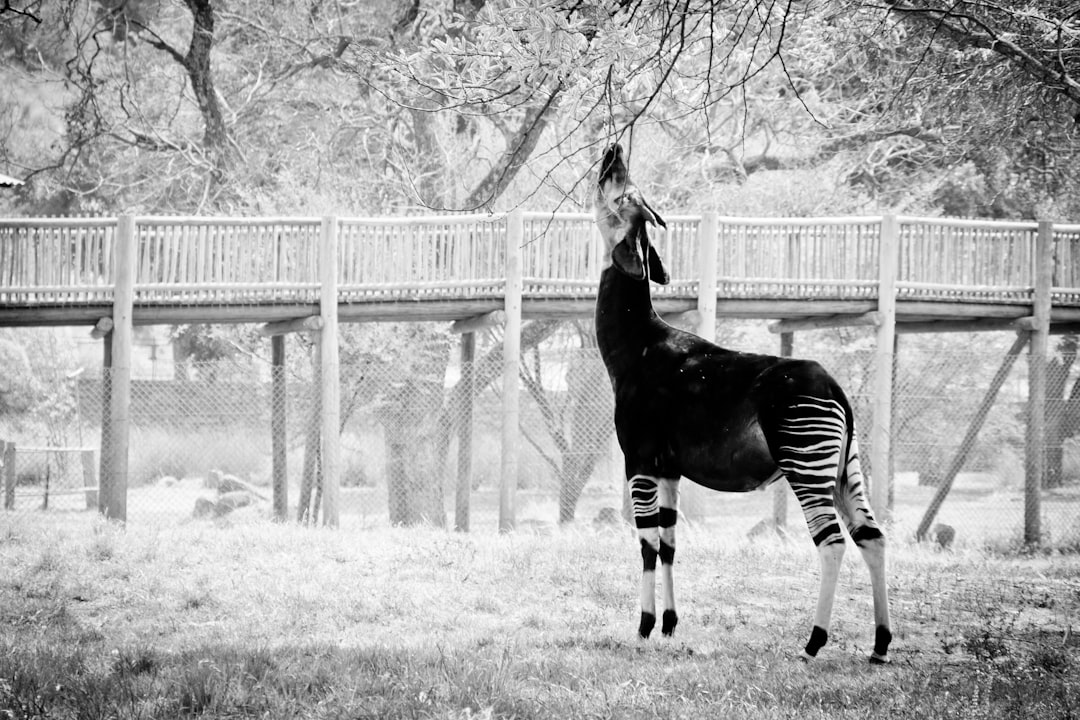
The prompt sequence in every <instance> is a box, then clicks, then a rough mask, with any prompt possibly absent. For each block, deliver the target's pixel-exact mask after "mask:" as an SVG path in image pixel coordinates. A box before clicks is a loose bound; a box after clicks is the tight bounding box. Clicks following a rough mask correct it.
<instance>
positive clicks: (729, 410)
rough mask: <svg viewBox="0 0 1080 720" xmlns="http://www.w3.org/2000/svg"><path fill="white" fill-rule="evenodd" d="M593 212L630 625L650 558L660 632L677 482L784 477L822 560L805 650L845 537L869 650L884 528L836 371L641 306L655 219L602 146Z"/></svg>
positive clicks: (725, 486)
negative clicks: (860, 583)
mask: <svg viewBox="0 0 1080 720" xmlns="http://www.w3.org/2000/svg"><path fill="white" fill-rule="evenodd" d="M596 216H597V225H598V227H599V228H600V232H601V236H602V237H603V238H604V240H605V242H606V243H607V246H608V248H607V249H608V252H609V257H610V263H609V264H608V266H607V267H605V269H604V270H603V272H602V274H601V279H600V290H599V294H598V298H597V307H596V333H597V342H598V345H599V349H600V353H601V356H602V357H603V359H604V363H605V365H606V366H607V369H608V374H609V376H610V378H611V382H612V387H613V389H614V392H615V426H616V432H617V434H618V439H619V444H620V446H621V447H622V450H623V455H624V457H625V461H626V477H627V481H628V482H629V483H630V492H631V499H632V504H633V509H634V516H635V523H636V525H637V527H638V533H639V536H640V541H641V547H642V559H643V573H642V588H641V589H642V616H641V623H640V625H639V632H640V633H641V635H642V636H648V634H649V633H650V632H651V630H652V627H653V625H654V623H655V617H656V614H655V599H654V597H653V594H654V585H655V572H656V560H657V559H659V560H660V564H661V573H662V581H663V582H662V585H663V589H664V596H665V598H664V599H665V602H664V606H665V609H664V614H663V626H662V629H663V632H664V633H665V634H671V633H673V632H674V629H675V625H676V623H677V622H678V617H677V614H676V612H675V608H674V591H673V587H672V585H673V574H672V568H671V566H672V564H673V562H674V553H675V544H674V543H675V535H674V529H675V522H676V519H677V509H676V508H677V499H678V482H679V479H680V478H681V477H686V478H688V479H690V480H692V481H694V482H696V483H699V484H700V485H703V486H705V487H707V488H711V489H713V490H719V491H725V492H745V491H749V490H755V489H758V488H761V487H763V486H765V485H767V484H769V483H772V482H776V481H779V480H785V479H786V481H787V482H788V483H789V484H790V485H791V487H792V489H793V490H794V492H795V495H796V497H797V498H798V500H799V503H800V505H801V506H802V508H803V512H804V514H805V516H806V521H807V526H808V528H809V530H810V534H811V537H812V538H813V540H814V542H815V544H816V545H817V547H818V548H819V554H820V556H821V561H822V577H821V588H820V592H819V597H818V606H817V612H816V615H815V622H814V627H813V630H812V632H811V638H810V641H809V642H808V644H807V645H806V647H805V649H804V650H803V656H804V657H805V658H811V657H814V656H815V655H816V654H817V651H818V650H819V649H820V647H821V646H822V645H824V643H825V642H826V640H827V638H828V632H827V631H828V626H829V621H830V617H831V612H832V603H833V598H834V596H835V589H836V581H837V576H838V574H839V566H840V561H841V559H842V557H843V552H844V545H845V542H846V541H845V537H844V533H843V531H842V530H841V522H843V524H844V525H845V526H846V528H847V531H848V534H849V535H850V536H851V538H852V539H853V540H854V542H855V544H856V545H858V546H859V548H860V550H862V554H863V557H864V559H865V560H866V563H867V565H868V567H869V569H870V575H871V581H872V585H873V594H874V609H875V610H874V614H875V621H876V624H877V631H876V637H875V647H874V653H873V655H872V656H871V661H873V662H886V661H887V653H888V646H889V642H890V640H891V633H890V631H889V614H888V600H887V590H886V586H885V539H884V535H883V534H882V532H881V530H880V528H879V527H878V524H877V522H876V521H875V519H874V515H873V512H872V511H871V509H870V505H869V503H868V502H867V499H866V494H865V492H864V487H863V482H862V471H861V468H860V463H859V458H858V443H857V440H856V437H855V430H854V418H853V415H852V411H851V405H850V403H849V402H848V399H847V397H846V396H845V394H844V392H843V390H842V389H841V387H840V385H839V384H838V383H837V382H836V380H835V379H833V378H832V376H830V375H829V374H828V372H826V371H825V370H824V368H822V367H821V366H820V365H819V364H818V363H816V362H813V361H809V360H798V359H791V358H780V357H774V356H769V355H757V354H749V353H741V352H736V351H733V350H728V349H725V348H722V347H720V346H718V345H716V344H714V343H711V342H708V341H707V340H704V339H702V338H700V337H698V336H696V335H693V334H691V333H687V332H683V331H681V330H678V329H675V328H672V327H671V326H669V325H668V324H666V323H665V322H664V321H663V320H661V319H660V317H659V316H658V315H657V314H656V312H655V310H654V309H653V306H652V299H651V294H650V289H649V281H650V280H653V281H656V282H659V283H662V284H663V283H666V282H667V281H668V276H667V272H666V270H665V269H664V267H663V262H662V260H661V259H660V257H659V255H657V253H656V251H655V249H654V248H653V247H652V245H651V243H650V242H649V238H648V230H647V225H648V224H650V223H655V224H660V225H663V220H662V219H661V218H660V216H659V215H658V214H657V213H656V212H655V211H654V210H653V209H652V208H650V207H649V206H648V204H647V203H646V202H645V200H644V198H642V197H641V193H640V192H639V191H638V189H637V188H636V187H635V186H634V185H633V183H631V182H630V180H629V176H628V172H627V168H626V166H625V163H624V161H623V158H622V148H621V147H620V146H618V145H615V146H612V147H611V148H610V149H609V150H608V151H607V153H606V154H605V156H604V159H603V161H602V163H601V171H600V177H599V181H598V184H597V210H596Z"/></svg>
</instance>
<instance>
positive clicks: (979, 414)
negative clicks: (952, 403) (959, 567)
mask: <svg viewBox="0 0 1080 720" xmlns="http://www.w3.org/2000/svg"><path fill="white" fill-rule="evenodd" d="M1029 337H1030V333H1027V332H1018V333H1017V334H1016V340H1014V341H1013V344H1012V347H1010V348H1009V352H1008V353H1006V354H1005V359H1004V360H1003V361H1002V362H1001V366H1000V367H999V368H998V369H997V372H996V373H995V374H994V377H993V379H992V380H991V381H990V387H989V389H987V391H986V395H985V396H983V399H982V403H981V404H980V405H979V408H978V409H977V410H976V411H975V416H974V417H973V418H972V419H971V424H970V425H969V426H968V429H967V433H965V434H964V439H963V440H961V441H960V447H959V448H958V449H957V451H956V455H955V456H954V457H953V459H952V462H951V463H949V467H948V469H946V471H945V475H944V477H942V478H941V483H940V484H939V485H938V487H937V492H935V493H934V497H933V499H931V500H930V504H929V505H928V506H927V507H926V512H925V513H923V518H922V521H921V522H920V523H919V527H918V529H917V530H916V531H915V539H916V540H924V539H926V533H928V532H929V531H930V525H931V523H933V522H934V518H935V517H936V516H937V513H938V510H940V509H941V504H942V503H943V502H945V497H946V496H947V495H948V494H949V490H951V489H952V486H953V482H954V481H955V480H956V476H957V475H958V474H959V473H960V470H961V468H963V467H964V463H965V462H966V461H967V458H968V455H969V454H970V453H971V449H972V448H974V447H975V440H976V439H978V437H979V431H980V430H981V429H982V426H983V423H984V422H986V416H987V415H988V414H989V413H990V408H991V407H993V406H994V400H995V399H996V398H997V394H998V391H999V390H1001V386H1002V385H1003V384H1004V383H1005V378H1007V377H1008V376H1009V370H1011V369H1012V366H1013V364H1014V363H1015V362H1016V358H1018V357H1019V356H1020V353H1021V351H1023V349H1024V346H1025V345H1027V342H1028V338H1029Z"/></svg>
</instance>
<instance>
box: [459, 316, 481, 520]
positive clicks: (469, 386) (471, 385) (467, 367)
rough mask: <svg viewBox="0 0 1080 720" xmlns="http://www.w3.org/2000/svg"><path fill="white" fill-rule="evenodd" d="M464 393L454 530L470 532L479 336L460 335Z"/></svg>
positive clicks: (473, 333) (470, 334)
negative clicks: (477, 340) (474, 408)
mask: <svg viewBox="0 0 1080 720" xmlns="http://www.w3.org/2000/svg"><path fill="white" fill-rule="evenodd" d="M458 382H461V383H463V385H462V387H463V388H464V390H465V396H466V399H465V402H464V403H463V404H462V408H461V410H462V417H461V420H460V423H461V424H460V425H459V426H458V450H457V490H456V492H455V494H454V529H455V530H459V531H461V532H468V531H469V496H470V494H471V492H472V436H473V392H474V390H475V385H476V333H475V332H465V333H462V334H461V380H459V381H458Z"/></svg>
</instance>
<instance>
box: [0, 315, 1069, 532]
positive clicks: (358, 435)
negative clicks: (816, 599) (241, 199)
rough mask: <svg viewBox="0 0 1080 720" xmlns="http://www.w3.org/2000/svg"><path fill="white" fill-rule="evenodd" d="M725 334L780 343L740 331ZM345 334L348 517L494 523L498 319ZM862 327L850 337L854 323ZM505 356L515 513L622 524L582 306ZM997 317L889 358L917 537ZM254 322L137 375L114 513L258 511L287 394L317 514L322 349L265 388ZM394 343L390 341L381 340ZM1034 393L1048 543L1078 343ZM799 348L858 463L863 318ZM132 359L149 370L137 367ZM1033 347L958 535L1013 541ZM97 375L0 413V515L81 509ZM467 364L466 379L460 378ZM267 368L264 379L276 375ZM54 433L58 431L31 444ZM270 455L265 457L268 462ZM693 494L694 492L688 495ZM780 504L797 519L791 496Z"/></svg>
mask: <svg viewBox="0 0 1080 720" xmlns="http://www.w3.org/2000/svg"><path fill="white" fill-rule="evenodd" d="M729 329H730V328H728V327H727V326H726V325H725V326H724V327H722V328H721V333H720V334H721V341H722V342H726V343H728V344H730V345H737V346H739V347H740V348H745V349H747V350H752V351H762V352H773V353H775V352H776V351H777V349H778V343H777V340H776V336H774V335H770V334H769V333H767V332H764V331H763V329H762V328H761V327H760V323H759V324H757V325H756V330H755V329H753V328H751V330H746V331H745V332H744V334H741V335H739V334H736V335H735V336H731V335H725V332H727V331H728V330H729ZM348 333H352V334H351V335H347V336H346V337H345V338H344V339H343V342H342V357H341V375H340V378H341V397H342V409H341V447H342V455H341V463H342V464H341V501H340V513H341V515H340V519H341V524H342V525H344V526H354V527H356V526H361V527H367V526H380V525H385V524H388V523H393V524H403V525H409V524H417V523H432V524H436V525H444V526H447V527H452V526H454V525H459V526H462V527H468V528H470V529H473V530H481V531H482V530H494V529H495V528H496V527H497V526H498V516H499V493H500V482H501V473H502V466H501V447H502V434H503V419H502V397H501V387H502V374H501V371H502V359H501V337H500V335H499V331H498V330H495V331H489V332H487V333H486V334H483V335H482V336H480V335H478V336H477V343H476V350H475V356H474V357H473V359H472V360H465V359H462V355H461V351H460V345H459V338H460V336H456V335H451V334H450V333H447V332H445V331H444V330H443V329H441V328H439V327H435V326H433V325H432V324H426V325H424V324H412V325H380V326H378V328H370V327H367V326H365V327H364V328H353V329H350V330H348ZM860 333H861V334H860ZM523 337H524V338H525V339H524V341H523V355H522V361H521V366H520V386H519V393H520V423H519V432H520V438H521V443H520V461H519V471H518V477H517V484H516V489H517V491H516V497H515V516H516V520H517V524H518V526H519V527H536V526H549V525H550V526H554V525H555V524H557V523H559V522H568V521H574V522H577V523H609V522H618V518H619V515H620V514H621V513H622V508H623V484H624V482H623V478H622V458H621V454H620V453H619V450H618V447H617V445H616V443H615V440H614V427H613V422H612V417H613V398H612V391H611V386H610V383H609V381H608V379H607V375H606V371H605V369H604V366H603V363H602V362H601V360H600V357H599V354H598V352H597V350H596V349H595V347H594V346H593V341H592V331H591V328H590V327H589V325H588V324H587V323H581V324H577V323H569V322H562V323H560V322H556V321H534V323H533V324H531V325H530V324H528V323H527V324H526V327H525V329H524V331H523ZM1012 339H1013V336H1012V335H1011V334H1009V333H983V334H979V335H970V334H965V335H934V336H918V337H915V336H902V337H901V338H900V342H899V343H898V346H897V354H896V357H895V371H894V372H895V392H894V402H893V419H892V459H891V465H892V467H891V468H889V469H885V470H884V471H883V470H882V469H879V468H868V470H869V474H870V475H871V477H872V478H873V479H872V482H890V483H891V484H890V493H889V496H890V506H891V507H890V513H889V515H890V520H891V522H892V526H893V531H892V532H893V533H894V534H897V535H899V536H906V537H910V536H912V535H914V532H915V529H916V527H917V526H918V525H919V523H920V521H921V520H922V519H923V517H924V515H925V513H926V510H927V508H928V507H929V505H930V504H931V501H932V499H933V497H934V496H935V494H937V493H938V492H939V488H941V487H942V483H943V482H945V481H946V471H947V469H948V467H949V466H950V464H952V463H953V461H954V459H955V458H956V457H957V453H958V451H959V450H960V445H961V441H962V439H963V437H964V435H965V433H966V432H967V430H968V428H969V425H970V423H971V422H972V419H973V418H974V417H975V416H976V415H977V412H978V409H979V407H980V405H981V404H982V403H983V402H984V399H985V397H986V394H987V389H988V388H989V387H990V385H991V384H992V382H991V381H992V377H993V376H994V375H995V373H997V372H998V371H999V369H1000V366H1001V364H1002V362H1003V360H1004V358H1005V356H1006V353H1007V350H1008V348H1009V344H1010V343H1011V342H1012ZM269 345H270V343H269V341H268V340H264V341H263V344H262V345H258V344H255V345H251V346H249V347H248V348H247V349H246V350H245V351H244V352H237V353H233V354H231V355H230V356H229V357H224V358H221V359H218V360H216V361H214V362H204V363H180V364H178V365H176V366H174V367H171V368H167V369H166V371H161V368H158V369H157V371H155V373H153V375H154V377H153V378H148V377H143V376H140V374H138V373H137V374H136V377H135V379H134V380H133V381H132V389H131V404H130V408H129V415H130V420H131V435H130V449H129V460H128V477H127V478H126V482H127V487H128V491H127V516H128V522H130V523H140V524H141V523H164V522H185V521H192V519H193V518H199V519H201V518H217V519H222V518H225V519H228V520H229V521H240V520H242V519H244V518H249V519H255V518H265V517H268V516H270V515H271V513H272V511H273V497H274V489H273V484H274V457H273V445H274V443H273V442H272V437H273V435H272V432H273V428H272V416H273V413H272V411H271V410H272V408H273V406H274V404H275V402H277V403H279V405H280V407H281V408H282V410H283V413H282V416H283V417H284V420H285V423H284V426H283V437H284V443H283V449H284V454H283V458H282V460H283V462H279V463H278V465H279V468H281V469H283V471H284V475H283V476H284V477H285V478H286V479H287V484H286V485H285V486H284V487H285V488H286V490H285V496H286V498H287V510H286V517H287V518H288V519H290V520H293V521H296V520H301V521H306V522H318V521H319V520H320V500H321V487H320V480H319V472H318V469H319V457H318V450H319V435H318V429H319V427H320V425H319V421H318V391H317V387H318V386H317V380H318V378H317V368H318V362H317V355H316V353H317V348H316V346H315V344H314V343H313V342H312V341H311V340H310V338H308V337H307V336H305V335H293V336H289V337H288V338H287V340H286V345H285V347H286V348H287V353H286V355H287V362H286V363H285V364H284V365H283V366H282V370H281V372H282V374H283V377H284V382H283V383H279V384H278V385H277V386H275V383H274V382H273V368H272V365H271V362H270V355H271V353H270V348H269ZM394 348H397V349H394ZM1054 350H1055V352H1054V357H1053V359H1052V360H1051V367H1050V373H1049V375H1050V381H1049V384H1050V389H1049V390H1050V392H1049V395H1050V398H1051V400H1050V402H1048V405H1047V425H1048V440H1047V445H1046V458H1047V475H1046V477H1047V482H1046V487H1045V488H1043V490H1042V492H1041V493H1040V500H1041V508H1040V517H1041V528H1042V533H1043V536H1044V538H1045V540H1046V542H1047V543H1049V544H1051V545H1060V544H1065V543H1070V542H1075V541H1076V539H1077V536H1078V534H1080V532H1078V531H1080V448H1078V446H1077V440H1076V437H1075V435H1076V433H1077V431H1078V429H1080V400H1078V399H1077V398H1071V394H1072V388H1073V387H1074V386H1075V387H1078V389H1077V394H1078V396H1080V386H1078V383H1077V382H1076V380H1075V378H1076V376H1077V373H1078V371H1080V367H1074V365H1076V363H1075V362H1074V361H1075V343H1072V344H1071V345H1070V344H1069V343H1068V341H1065V343H1064V344H1062V345H1061V346H1060V347H1055V348H1054ZM795 355H796V356H801V357H811V358H814V359H817V360H819V361H820V362H821V363H822V364H823V365H824V366H825V367H826V368H827V369H829V370H830V371H831V372H832V373H833V374H834V375H835V376H836V377H837V379H838V380H839V381H840V383H841V385H843V387H844V388H845V389H846V391H847V393H848V395H849V397H850V399H851V401H852V405H853V407H854V409H855V412H856V422H857V427H858V430H859V437H860V443H861V447H862V455H863V461H864V467H868V465H869V455H870V453H869V448H870V441H869V438H870V433H871V430H872V418H871V413H870V406H871V399H872V388H873V374H874V370H873V368H874V364H873V360H874V351H873V342H872V333H869V331H865V330H860V331H856V330H850V331H836V330H832V331H814V332H807V333H800V334H799V335H797V336H796V347H795ZM142 375H146V373H142ZM1026 375H1027V356H1026V352H1025V353H1022V354H1021V355H1020V356H1019V357H1017V359H1016V363H1015V366H1014V367H1012V369H1011V370H1010V372H1009V373H1008V375H1007V379H1006V381H1005V382H1004V384H1003V385H1002V386H1001V388H1000V390H999V391H998V393H997V397H996V399H995V401H994V402H993V403H992V405H990V406H989V411H988V412H987V414H986V420H985V423H984V424H983V426H982V428H981V431H980V432H979V433H978V436H977V440H976V442H975V444H974V445H973V446H972V447H971V448H970V452H968V453H967V456H966V460H965V461H964V462H963V463H961V464H960V465H959V473H958V474H957V475H956V477H955V478H954V479H953V481H952V484H951V488H950V490H949V492H948V494H947V495H946V496H945V499H944V502H943V503H942V505H941V508H940V511H939V512H938V513H937V514H936V516H935V517H934V519H933V521H934V531H933V532H932V533H931V536H932V537H938V535H939V533H940V532H947V530H942V529H941V528H940V527H939V526H949V527H951V528H952V531H954V532H955V534H956V538H958V539H959V540H961V541H966V542H971V543H976V544H983V543H987V542H989V543H999V544H1008V543H1013V542H1015V541H1018V540H1019V539H1020V538H1021V537H1022V531H1023V521H1024V507H1025V505H1024V438H1025V432H1026V419H1025V418H1026V415H1025V412H1026V409H1027V408H1026V405H1027V397H1026V395H1027V387H1028V385H1027V379H1026ZM103 376H104V374H98V375H96V376H95V373H93V372H88V373H86V374H84V375H83V376H82V377H79V378H78V379H77V380H76V381H73V382H69V383H61V384H60V385H58V386H56V387H54V388H53V389H52V391H53V393H54V396H55V397H53V399H52V405H51V407H52V410H51V412H49V413H45V414H43V411H42V409H41V408H40V407H39V408H37V409H36V410H33V411H31V410H24V411H22V412H13V411H10V410H9V411H8V412H7V414H5V415H4V416H3V417H2V418H0V439H2V440H4V441H5V446H4V447H5V448H9V446H11V445H13V446H14V450H13V451H5V452H4V454H3V458H4V463H5V467H4V469H3V473H4V478H5V480H4V487H5V508H6V511H7V512H9V513H34V512H50V513H51V512H88V511H93V510H94V509H95V508H96V505H97V497H96V493H95V492H94V490H95V488H96V485H97V481H98V480H97V470H98V468H99V467H100V457H99V447H100V436H101V427H102V417H103V413H104V410H105V408H103V407H102V399H103V392H102V379H103ZM469 378H472V381H471V388H472V390H471V391H469V387H470V383H469ZM275 387H276V389H275ZM49 446H52V447H54V448H55V447H60V448H63V449H60V450H56V449H46V448H48V447H49ZM279 472H280V470H279ZM691 494H692V493H691ZM697 505H698V506H697V507H696V508H695V511H694V515H695V517H696V518H697V519H700V520H703V521H705V522H713V521H715V522H722V523H724V524H725V525H726V526H731V527H736V528H742V529H745V530H746V531H747V532H749V531H750V530H751V529H752V528H753V527H754V525H755V524H757V523H758V522H760V521H761V520H763V519H767V518H770V517H771V516H772V514H773V497H772V493H771V492H767V493H749V494H745V495H722V494H717V493H705V494H703V495H701V496H699V497H698V498H697ZM787 513H788V516H789V519H788V522H789V523H790V524H791V526H792V527H793V528H800V527H801V522H802V521H801V519H800V516H801V513H800V512H799V510H798V507H797V505H796V504H795V503H794V501H793V500H792V501H791V502H789V503H788V511H787Z"/></svg>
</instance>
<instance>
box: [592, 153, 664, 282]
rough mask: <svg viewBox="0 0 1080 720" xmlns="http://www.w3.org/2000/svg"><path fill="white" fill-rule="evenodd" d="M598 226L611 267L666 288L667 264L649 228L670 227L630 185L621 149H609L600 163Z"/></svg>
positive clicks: (635, 187)
mask: <svg viewBox="0 0 1080 720" xmlns="http://www.w3.org/2000/svg"><path fill="white" fill-rule="evenodd" d="M596 224H597V226H598V227H599V228H600V235H601V237H603V238H604V242H605V243H606V244H607V252H608V253H609V255H610V257H611V262H612V264H613V265H614V266H615V267H616V268H617V269H618V270H619V271H620V272H622V273H624V274H625V275H628V276H630V277H632V278H635V279H637V280H645V279H650V280H652V281H653V282H656V283H659V284H661V285H667V283H668V280H669V278H668V274H667V270H666V269H665V268H664V263H663V262H662V261H661V260H660V256H659V255H658V254H657V253H656V250H655V248H653V246H652V243H651V242H650V241H649V233H648V228H647V226H648V225H650V224H651V225H660V227H664V228H666V227H667V223H665V222H664V220H663V218H661V217H660V215H659V214H657V213H656V212H655V211H654V210H653V209H652V208H651V207H649V204H648V203H647V202H645V198H644V197H642V195H641V191H640V190H638V188H637V186H636V185H634V183H632V182H631V181H630V177H629V172H628V171H627V168H626V163H625V161H624V160H623V149H622V146H621V145H619V144H618V143H616V144H615V145H612V146H611V147H609V148H608V149H607V151H606V152H605V153H604V158H603V159H602V160H601V161H600V174H599V176H598V177H597V182H596Z"/></svg>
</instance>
